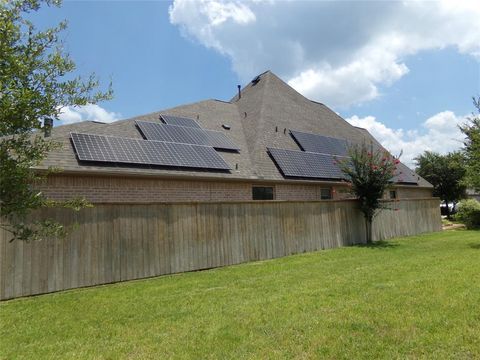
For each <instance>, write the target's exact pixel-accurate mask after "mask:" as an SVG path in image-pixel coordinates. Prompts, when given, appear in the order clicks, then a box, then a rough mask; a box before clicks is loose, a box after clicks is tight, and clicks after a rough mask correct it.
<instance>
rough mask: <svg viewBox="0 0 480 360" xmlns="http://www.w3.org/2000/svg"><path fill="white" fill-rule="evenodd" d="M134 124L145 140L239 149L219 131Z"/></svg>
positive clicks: (138, 122) (144, 122)
mask: <svg viewBox="0 0 480 360" xmlns="http://www.w3.org/2000/svg"><path fill="white" fill-rule="evenodd" d="M136 124H137V126H138V128H139V129H140V131H141V132H142V134H143V136H144V137H145V138H146V139H147V140H157V141H168V142H176V143H183V144H194V145H205V146H212V147H214V148H215V149H222V150H236V151H238V150H239V148H238V147H237V146H236V145H235V144H234V143H233V142H232V141H231V140H230V139H229V138H228V137H227V136H226V135H225V134H224V133H222V132H220V131H213V130H205V129H195V128H192V127H188V126H177V125H168V124H159V123H152V122H146V121H136Z"/></svg>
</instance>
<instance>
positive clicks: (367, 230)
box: [365, 218, 373, 245]
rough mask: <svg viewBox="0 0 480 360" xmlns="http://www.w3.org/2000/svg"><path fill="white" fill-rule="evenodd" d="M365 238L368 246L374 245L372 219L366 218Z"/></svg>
mask: <svg viewBox="0 0 480 360" xmlns="http://www.w3.org/2000/svg"><path fill="white" fill-rule="evenodd" d="M365 238H366V240H367V244H368V245H370V244H372V243H373V241H372V219H368V218H365Z"/></svg>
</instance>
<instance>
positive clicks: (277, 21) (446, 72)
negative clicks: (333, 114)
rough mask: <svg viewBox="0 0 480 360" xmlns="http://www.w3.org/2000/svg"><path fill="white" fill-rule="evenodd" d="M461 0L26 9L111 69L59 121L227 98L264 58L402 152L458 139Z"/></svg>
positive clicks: (478, 88)
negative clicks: (96, 98) (82, 104)
mask: <svg viewBox="0 0 480 360" xmlns="http://www.w3.org/2000/svg"><path fill="white" fill-rule="evenodd" d="M472 4H473V5H475V1H467V2H465V3H462V2H449V1H443V2H438V3H432V2H429V3H423V2H409V3H401V2H389V3H387V2H359V1H357V2H345V1H343V2H285V1H268V2H237V1H217V0H213V1H195V2H192V1H184V0H176V1H175V2H155V1H148V2H140V1H135V2H133V1H131V2H128V1H118V2H113V1H103V2H102V1H75V2H74V1H65V2H64V4H63V6H62V7H61V8H43V9H42V10H41V11H40V12H39V13H37V14H32V19H33V20H34V21H35V23H37V24H38V26H39V27H40V28H42V27H49V26H52V25H54V24H56V23H58V21H60V20H62V19H66V20H67V21H68V23H69V27H68V29H67V31H66V32H65V33H64V40H65V47H66V50H67V51H68V52H69V53H70V54H71V56H72V58H73V59H74V60H75V61H76V63H77V65H78V73H80V74H88V73H90V72H92V71H93V72H95V73H96V74H97V75H98V76H99V77H100V79H101V80H102V81H103V83H107V82H108V81H109V80H110V78H111V79H112V81H113V87H114V91H115V95H114V96H115V97H114V99H113V100H112V101H109V102H105V103H101V104H99V106H96V107H93V106H90V107H87V108H84V109H66V111H65V114H64V116H63V117H62V121H63V122H64V123H68V122H74V121H79V120H85V119H92V118H95V119H97V120H103V121H113V120H116V119H119V118H126V117H131V116H135V115H140V114H145V113H148V112H152V111H157V110H160V109H165V108H168V107H173V106H175V105H180V104H184V103H189V102H194V101H198V100H202V99H207V98H218V99H225V100H227V99H229V98H231V97H232V96H233V95H234V93H235V91H236V85H237V84H242V85H243V84H245V83H246V82H248V81H249V80H250V79H251V78H253V77H254V76H255V75H256V74H258V73H260V72H263V71H264V70H267V69H271V70H273V71H274V72H275V73H276V74H277V75H279V76H280V77H281V78H283V79H284V80H285V81H287V82H289V83H290V84H291V85H292V86H294V87H295V88H296V89H297V90H298V91H300V92H301V93H303V94H304V95H305V96H307V97H309V98H311V99H314V100H317V101H320V102H323V103H325V104H326V105H328V106H330V107H332V108H333V109H334V110H335V111H337V112H338V113H340V114H341V115H342V116H343V117H344V118H346V119H347V120H348V121H350V122H351V123H352V124H354V125H357V126H363V127H366V128H367V129H368V130H369V131H371V132H372V133H373V134H374V136H376V137H377V138H378V139H379V140H380V141H381V142H382V143H383V144H384V145H385V146H387V148H389V149H390V150H391V151H393V152H400V151H403V152H404V161H406V162H407V163H408V162H410V163H411V159H412V158H413V157H414V156H415V155H416V154H418V153H419V152H421V151H423V150H434V151H440V152H445V151H450V150H454V149H455V148H458V147H459V146H460V144H461V143H460V140H461V135H460V134H459V133H458V131H457V130H456V126H457V124H458V123H461V122H462V121H464V117H465V116H466V115H468V114H469V113H470V112H471V111H472V110H473V107H472V102H471V97H472V96H474V95H475V96H478V95H480V67H479V66H480V23H479V22H478V18H479V16H480V10H478V9H479V8H480V6H478V7H476V6H472ZM477 5H479V4H478V3H477Z"/></svg>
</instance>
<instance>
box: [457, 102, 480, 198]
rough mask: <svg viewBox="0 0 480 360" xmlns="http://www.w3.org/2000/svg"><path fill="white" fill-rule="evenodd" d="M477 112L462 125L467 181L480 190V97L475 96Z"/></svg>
mask: <svg viewBox="0 0 480 360" xmlns="http://www.w3.org/2000/svg"><path fill="white" fill-rule="evenodd" d="M473 104H474V106H475V108H476V112H477V113H476V114H475V113H473V114H472V116H471V117H470V118H469V120H468V122H467V123H466V124H464V125H462V126H460V130H462V132H463V133H464V134H465V135H466V140H465V150H464V151H465V156H466V158H467V181H468V184H469V186H471V187H473V188H474V189H475V190H477V191H480V97H478V98H477V99H475V98H473Z"/></svg>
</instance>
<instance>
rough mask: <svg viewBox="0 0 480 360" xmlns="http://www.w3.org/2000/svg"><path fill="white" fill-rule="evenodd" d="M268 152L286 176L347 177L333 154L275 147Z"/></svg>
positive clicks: (338, 178) (337, 178)
mask: <svg viewBox="0 0 480 360" xmlns="http://www.w3.org/2000/svg"><path fill="white" fill-rule="evenodd" d="M268 152H269V153H270V155H271V156H272V158H273V160H274V161H275V163H276V164H277V166H278V167H279V168H280V171H281V172H282V174H283V175H284V176H286V177H299V178H315V179H336V180H341V179H344V178H345V175H344V174H343V172H342V171H341V170H340V169H339V167H338V166H337V165H335V156H333V155H326V154H319V153H313V152H306V151H297V150H284V149H274V148H268Z"/></svg>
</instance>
